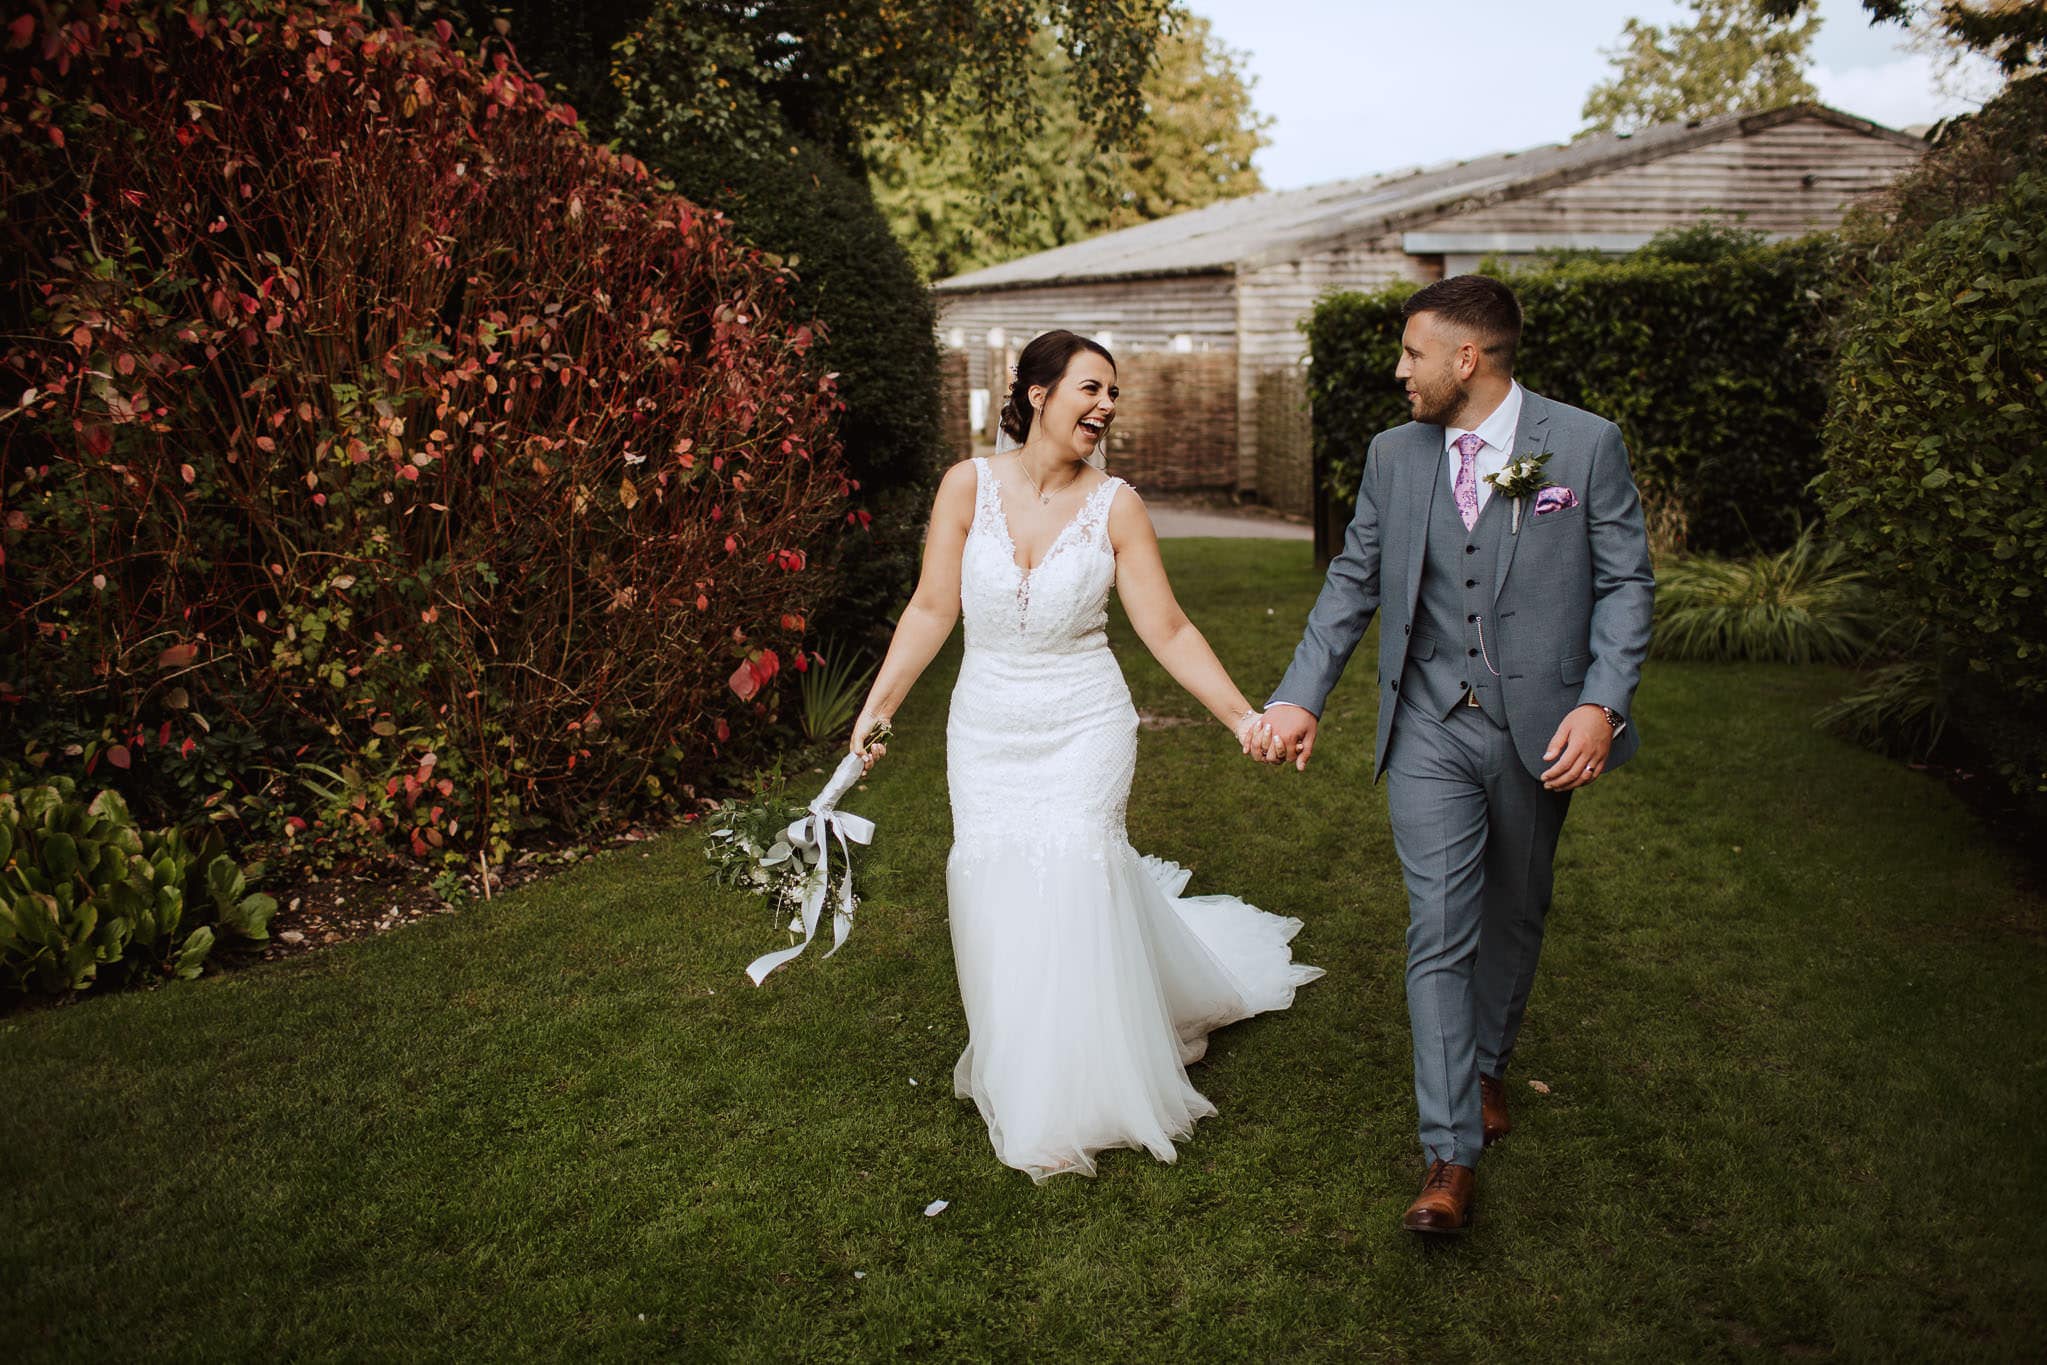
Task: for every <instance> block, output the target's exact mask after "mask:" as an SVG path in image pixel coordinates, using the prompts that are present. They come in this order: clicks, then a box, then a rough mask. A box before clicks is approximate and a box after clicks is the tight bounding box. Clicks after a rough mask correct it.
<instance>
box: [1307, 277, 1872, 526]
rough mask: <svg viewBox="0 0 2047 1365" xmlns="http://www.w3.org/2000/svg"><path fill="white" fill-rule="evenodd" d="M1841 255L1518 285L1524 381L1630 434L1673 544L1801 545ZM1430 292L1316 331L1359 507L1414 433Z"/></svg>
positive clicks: (1323, 308) (1330, 440)
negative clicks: (1411, 362)
mask: <svg viewBox="0 0 2047 1365" xmlns="http://www.w3.org/2000/svg"><path fill="white" fill-rule="evenodd" d="M1835 269H1836V253H1835V249H1834V247H1833V246H1832V245H1831V244H1829V243H1827V242H1826V241H1824V240H1820V239H1809V240H1804V241H1799V242H1793V243H1788V244H1785V245H1781V246H1772V247H1759V248H1753V249H1749V250H1743V251H1737V252H1735V253H1733V254H1730V255H1726V256H1722V257H1720V258H1719V259H1716V260H1710V261H1707V262H1704V263H1694V262H1687V261H1673V260H1667V259H1660V258H1656V257H1652V256H1646V255H1645V256H1642V257H1637V258H1631V259H1628V260H1625V261H1618V262H1612V263H1599V262H1579V261H1573V262H1568V263H1565V264H1562V265H1559V266H1557V267H1556V268H1554V269H1549V270H1542V271H1534V272H1525V273H1518V274H1513V275H1510V276H1508V277H1507V278H1508V282H1509V283H1511V284H1512V285H1513V287H1514V290H1515V293H1516V294H1517V295H1518V296H1519V297H1520V300H1521V307H1522V312H1523V315H1524V322H1523V330H1522V334H1521V347H1520V354H1519V358H1518V359H1517V361H1516V365H1515V369H1516V377H1517V378H1518V379H1520V381H1521V382H1522V383H1523V384H1524V385H1525V386H1527V387H1528V388H1530V389H1532V390H1534V391H1536V392H1538V393H1541V394H1543V395H1545V396H1546V397H1549V398H1554V399H1557V400H1559V401H1561V402H1565V403H1570V404H1573V405H1575V406H1577V407H1581V408H1586V409H1588V410H1590V411H1592V412H1596V413H1598V414H1600V415H1601V416H1603V417H1608V418H1611V419H1612V420H1613V421H1615V422H1617V423H1619V424H1620V427H1621V431H1622V433H1623V434H1624V435H1625V437H1626V438H1627V442H1628V449H1629V452H1630V454H1631V456H1632V459H1633V465H1634V473H1635V480H1636V483H1637V484H1638V485H1639V486H1640V488H1641V491H1642V496H1643V501H1644V504H1645V506H1646V507H1647V509H1648V512H1649V516H1650V521H1651V532H1652V535H1653V536H1654V537H1655V538H1656V540H1657V541H1658V542H1659V544H1660V545H1664V546H1673V545H1678V546H1682V547H1684V548H1688V549H1691V550H1694V551H1702V552H1707V553H1716V554H1730V555H1732V554H1745V553H1750V552H1753V551H1757V550H1763V551H1774V550H1781V549H1785V548H1788V547H1789V546H1790V545H1791V544H1792V543H1793V542H1794V541H1796V539H1797V537H1798V531H1799V528H1800V526H1801V525H1802V524H1803V523H1805V522H1806V521H1808V520H1814V519H1816V518H1817V515H1818V505H1817V503H1816V502H1815V501H1814V499H1813V498H1812V496H1811V494H1810V493H1809V492H1808V491H1807V485H1808V484H1809V483H1810V482H1811V480H1812V479H1813V477H1814V476H1815V475H1816V474H1818V473H1819V470H1820V464H1821V455H1820V446H1821V436H1820V433H1821V427H1822V424H1823V422H1824V420H1825V416H1826V403H1827V389H1826V378H1827V370H1828V366H1829V364H1830V363H1831V358H1830V356H1829V353H1828V343H1827V329H1828V308H1829V299H1830V298H1831V297H1832V285H1831V281H1832V278H1833V275H1834V272H1835ZM1416 287H1417V286H1415V285H1411V284H1409V285H1400V286H1396V287H1393V288H1390V289H1387V290H1383V291H1380V292H1377V293H1371V294H1359V293H1340V294H1333V295H1330V296H1327V297H1325V298H1324V299H1323V300H1322V301H1321V302H1320V303H1319V304H1318V305H1317V306H1316V308H1315V311H1314V312H1313V314H1312V315H1311V316H1310V317H1309V319H1308V320H1307V322H1306V323H1305V324H1304V325H1305V329H1306V331H1307V334H1308V339H1309V346H1310V351H1311V354H1312V360H1311V364H1310V369H1309V394H1310V399H1311V401H1312V403H1313V406H1314V440H1315V444H1316V450H1317V455H1318V458H1319V459H1322V460H1326V461H1327V468H1328V471H1329V473H1328V480H1327V487H1328V490H1329V495H1330V496H1332V497H1334V498H1336V499H1337V501H1338V505H1339V506H1340V507H1347V506H1348V504H1349V501H1350V499H1351V498H1353V497H1354V496H1355V495H1356V489H1357V484H1358V478H1359V475H1360V473H1361V468H1360V461H1361V460H1362V459H1363V456H1364V450H1365V446H1366V444H1367V443H1368V442H1369V441H1370V439H1371V437H1372V435H1373V434H1374V433H1376V432H1378V431H1381V430H1383V429H1385V428H1387V427H1392V426H1397V425H1399V424H1400V423H1402V422H1404V421H1406V420H1407V403H1406V399H1405V398H1404V396H1403V395H1402V393H1401V391H1400V387H1399V385H1398V384H1397V383H1396V382H1395V381H1394V378H1393V371H1394V368H1395V366H1396V365H1397V364H1398V363H1399V359H1400V333H1401V326H1402V320H1401V316H1400V307H1401V304H1403V303H1404V302H1405V301H1406V299H1407V296H1408V295H1409V294H1411V293H1412V292H1413V291H1414V289H1415V288H1416Z"/></svg>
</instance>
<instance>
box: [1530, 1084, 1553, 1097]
mask: <svg viewBox="0 0 2047 1365" xmlns="http://www.w3.org/2000/svg"><path fill="white" fill-rule="evenodd" d="M1528 1088H1529V1089H1530V1090H1533V1091H1534V1092H1535V1093H1536V1094H1538V1095H1547V1094H1548V1093H1549V1087H1548V1086H1546V1085H1544V1084H1543V1083H1542V1082H1541V1081H1530V1082H1529V1083H1528Z"/></svg>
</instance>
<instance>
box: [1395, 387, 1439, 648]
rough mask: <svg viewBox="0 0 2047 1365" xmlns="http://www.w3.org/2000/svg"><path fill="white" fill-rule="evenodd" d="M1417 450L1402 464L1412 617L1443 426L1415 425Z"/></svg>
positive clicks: (1418, 593) (1410, 617) (1432, 505)
mask: <svg viewBox="0 0 2047 1365" xmlns="http://www.w3.org/2000/svg"><path fill="white" fill-rule="evenodd" d="M1415 430H1416V431H1417V432H1418V433H1419V438H1418V442H1417V447H1418V448H1417V449H1416V450H1415V451H1414V453H1413V454H1411V455H1410V456H1409V457H1408V458H1407V459H1406V460H1404V461H1402V462H1401V463H1402V466H1403V467H1404V468H1405V469H1406V470H1407V483H1408V489H1409V493H1408V496H1407V504H1408V522H1407V524H1408V526H1409V527H1410V528H1411V538H1410V539H1409V541H1408V546H1407V603H1406V605H1407V619H1408V620H1410V621H1412V620H1414V604H1415V603H1416V602H1417V601H1419V600H1420V598H1421V591H1422V557H1423V555H1424V554H1425V553H1427V551H1428V545H1429V523H1430V521H1431V520H1432V519H1433V518H1434V517H1435V514H1436V485H1437V484H1439V483H1441V482H1442V481H1443V429H1442V428H1441V427H1431V426H1418V427H1416V428H1415Z"/></svg>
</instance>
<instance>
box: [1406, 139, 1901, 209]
mask: <svg viewBox="0 0 2047 1365" xmlns="http://www.w3.org/2000/svg"><path fill="white" fill-rule="evenodd" d="M1919 155H1920V153H1919V151H1918V150H1917V149H1915V148H1914V147H1911V146H1908V145H1906V144H1904V143H1901V142H1898V141H1897V140H1895V139H1893V138H1888V137H1882V136H1877V135H1872V134H1868V133H1862V132H1857V131H1855V130H1854V129H1850V128H1844V127H1842V126H1840V125H1839V124H1837V123H1830V122H1827V121H1824V120H1821V119H1816V118H1815V119H1799V120H1796V121H1793V122H1789V123H1781V124H1778V125H1777V126H1776V127H1774V128H1765V129H1763V130H1761V131H1759V132H1755V133H1750V134H1748V135H1746V136H1742V137H1730V138H1723V139H1721V140H1720V141H1717V142H1710V143H1707V144H1706V145H1705V146H1703V147H1694V148H1691V149H1689V150H1687V151H1682V152H1676V153H1673V154H1672V155H1670V156H1664V157H1658V158H1656V159H1655V160H1653V161H1645V162H1642V163H1640V164H1638V165H1634V166H1626V167H1623V168H1621V169H1618V170H1614V171H1609V172H1607V173H1605V174H1601V175H1594V176H1589V177H1587V178H1586V179H1583V180H1580V181H1577V182H1576V183H1574V184H1568V185H1562V186H1559V187H1557V188H1555V189H1551V190H1546V191H1542V192H1540V193H1536V194H1531V195H1528V196H1526V197H1522V198H1516V199H1509V200H1506V201H1505V202H1502V203H1498V204H1492V205H1490V206H1487V207H1483V208H1475V209H1471V210H1469V211H1467V212H1454V211H1453V212H1451V213H1449V214H1445V215H1444V216H1443V217H1441V218H1439V219H1436V220H1433V221H1431V222H1429V223H1427V224H1416V225H1415V227H1416V228H1417V229H1424V228H1428V229H1437V230H1445V229H1447V230H1452V231H1455V232H1458V233H1472V234H1476V233H1484V232H1500V233H1514V234H1522V233H1536V234H1540V235H1543V236H1549V237H1557V236H1562V235H1564V234H1594V233H1642V234H1649V233H1655V232H1660V231H1662V230H1663V229H1665V228H1668V227H1673V226H1682V225H1684V224H1687V223H1691V222H1695V221H1697V220H1698V219H1700V218H1702V217H1704V216H1707V215H1709V214H1710V215H1714V216H1717V217H1722V218H1728V217H1738V218H1739V219H1740V221H1741V224H1742V226H1744V227H1748V228H1752V229H1755V230H1758V231H1762V232H1768V233H1771V234H1772V235H1778V236H1797V235H1800V234H1803V233H1808V232H1826V231H1831V230H1832V229H1834V228H1836V227H1839V226H1840V223H1841V217H1842V215H1843V214H1844V213H1845V212H1846V211H1847V209H1848V208H1849V206H1850V205H1851V204H1853V203H1854V202H1855V201H1856V200H1857V199H1859V198H1861V197H1863V196H1864V195H1867V194H1870V193H1873V192H1874V191H1877V190H1880V189H1882V188H1883V187H1884V186H1886V185H1888V184H1889V183H1891V181H1892V180H1894V179H1896V178H1897V176H1898V175H1899V174H1901V173H1902V172H1903V171H1905V170H1906V169H1908V168H1909V167H1911V166H1912V165H1913V164H1914V163H1916V162H1917V161H1918V159H1919Z"/></svg>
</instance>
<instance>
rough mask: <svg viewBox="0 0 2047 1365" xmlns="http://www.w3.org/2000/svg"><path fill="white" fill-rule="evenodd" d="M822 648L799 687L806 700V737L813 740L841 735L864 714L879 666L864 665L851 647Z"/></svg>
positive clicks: (804, 731) (803, 717) (802, 696)
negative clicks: (824, 649) (876, 669)
mask: <svg viewBox="0 0 2047 1365" xmlns="http://www.w3.org/2000/svg"><path fill="white" fill-rule="evenodd" d="M827 648H828V651H829V652H826V651H820V652H819V653H818V654H817V655H816V656H815V659H814V660H813V662H812V663H811V665H810V667H809V668H808V669H807V670H805V672H804V674H803V681H802V682H801V683H799V684H798V686H797V693H798V696H799V698H800V700H801V702H802V708H803V709H802V713H801V717H800V719H801V721H802V724H803V737H804V738H805V739H808V740H811V741H813V742H815V741H819V740H826V739H830V738H832V737H833V736H834V735H837V734H838V733H839V732H840V731H841V730H843V729H845V728H846V727H847V726H848V725H851V724H852V723H853V718H854V717H855V716H857V715H859V714H860V704H861V702H862V701H864V700H865V699H866V696H867V685H868V683H870V682H871V681H872V680H873V678H874V670H875V668H876V665H874V664H871V663H870V664H866V665H865V666H864V667H863V666H862V664H861V658H860V655H859V654H858V653H856V652H855V651H854V650H853V649H852V647H851V646H847V645H842V644H833V645H830V646H828V647H827Z"/></svg>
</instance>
